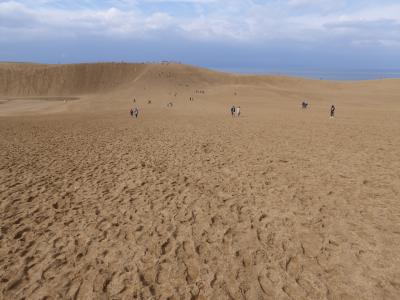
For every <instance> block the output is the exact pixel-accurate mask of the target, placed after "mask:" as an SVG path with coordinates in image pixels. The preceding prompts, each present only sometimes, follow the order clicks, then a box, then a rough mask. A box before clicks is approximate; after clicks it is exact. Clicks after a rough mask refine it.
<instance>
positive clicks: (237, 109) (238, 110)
mask: <svg viewBox="0 0 400 300" xmlns="http://www.w3.org/2000/svg"><path fill="white" fill-rule="evenodd" d="M236 115H237V116H238V117H240V106H238V107H237V108H236Z"/></svg>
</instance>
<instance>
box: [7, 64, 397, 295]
mask: <svg viewBox="0 0 400 300" xmlns="http://www.w3.org/2000/svg"><path fill="white" fill-rule="evenodd" d="M399 83H400V82H399V81H397V80H385V81H373V82H361V83H339V82H321V81H308V80H303V79H291V78H278V77H254V76H237V75H230V74H222V73H215V72H211V71H207V70H202V69H195V68H193V67H189V66H183V65H182V66H181V65H128V64H97V65H75V66H38V65H31V64H26V65H25V64H24V65H20V64H0V96H1V97H2V99H5V98H12V97H25V98H30V99H31V100H30V101H35V100H37V99H38V98H35V97H36V96H41V97H44V96H47V97H48V96H63V97H66V96H76V97H79V98H80V99H79V100H75V101H67V102H66V103H64V102H63V101H61V102H60V101H59V102H57V103H54V105H55V107H56V108H57V109H56V111H57V112H56V113H55V110H53V108H51V109H50V108H48V107H41V108H40V109H36V110H35V111H34V112H32V111H30V112H26V111H24V108H22V109H20V108H17V109H14V110H13V111H11V112H10V111H8V113H4V109H3V114H2V115H3V117H1V118H0V156H1V157H0V199H1V202H0V214H1V215H0V220H1V221H0V222H1V223H0V225H1V231H0V292H1V294H0V295H1V297H3V298H4V299H22V298H26V299H43V298H46V297H47V298H48V299H57V298H65V299H108V298H110V299H135V298H137V299H149V298H150V299H152V298H155V299H158V298H161V299H167V298H170V299H174V298H175V299H179V298H182V299H398V296H399V294H400V254H399V252H398V249H399V247H400V203H399V199H400V196H399V191H400V173H399V170H400V156H399V149H400V124H399V122H400V99H399V95H400V84H399ZM196 90H204V91H205V93H204V94H199V93H196ZM235 93H236V95H235ZM190 96H193V97H194V98H195V101H193V102H189V101H188V98H189V97H190ZM32 97H33V98H34V99H32ZM133 97H135V98H136V99H137V103H136V105H137V106H139V108H140V112H141V114H140V117H139V119H137V120H134V119H130V118H129V117H128V111H127V110H128V109H129V108H130V107H131V106H132V101H131V100H132V98H133ZM304 97H307V98H308V99H309V100H310V102H311V110H309V111H301V110H300V109H299V102H300V101H301V99H303V98H304ZM148 100H151V101H152V104H147V101H148ZM170 101H172V102H173V103H174V106H173V108H167V107H166V104H167V103H168V102H170ZM233 103H234V104H236V105H240V106H241V108H242V113H243V115H242V117H241V118H240V119H233V118H231V116H230V115H229V113H228V110H229V107H230V105H232V104H233ZM331 103H335V104H336V106H337V118H335V119H333V120H332V119H329V118H328V117H327V116H328V112H329V106H330V105H331ZM3 105H9V106H11V107H14V108H15V105H20V104H17V102H16V101H15V100H13V101H9V102H8V103H7V104H5V103H3V104H0V111H1V110H2V106H3ZM31 105H34V104H31ZM1 297H0V298H1Z"/></svg>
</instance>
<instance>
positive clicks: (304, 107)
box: [301, 101, 336, 118]
mask: <svg viewBox="0 0 400 300" xmlns="http://www.w3.org/2000/svg"><path fill="white" fill-rule="evenodd" d="M301 108H303V109H307V108H308V102H307V101H303V102H302V103H301ZM335 110H336V107H335V105H333V104H332V106H331V111H330V116H331V118H334V117H335Z"/></svg>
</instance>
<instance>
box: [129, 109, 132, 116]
mask: <svg viewBox="0 0 400 300" xmlns="http://www.w3.org/2000/svg"><path fill="white" fill-rule="evenodd" d="M129 113H130V114H131V117H133V109H132V108H131V111H130V112H129Z"/></svg>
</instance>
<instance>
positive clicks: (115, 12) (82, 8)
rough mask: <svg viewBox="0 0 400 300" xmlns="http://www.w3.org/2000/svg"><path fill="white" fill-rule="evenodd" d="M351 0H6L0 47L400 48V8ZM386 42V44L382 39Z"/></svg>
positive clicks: (0, 7)
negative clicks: (87, 42) (78, 42)
mask: <svg viewBox="0 0 400 300" xmlns="http://www.w3.org/2000/svg"><path fill="white" fill-rule="evenodd" d="M349 3H350V2H349V1H345V0H335V1H334V0H270V1H268V2H266V1H261V0H241V1H240V0H230V1H226V0H100V1H94V0H85V1H68V2H65V1H57V0H36V1H33V0H25V1H0V34H1V36H0V42H2V43H6V42H7V40H10V39H12V40H15V39H22V40H27V39H32V40H34V39H38V38H40V39H54V38H59V37H71V38H74V37H75V38H77V37H80V36H104V37H105V38H106V37H113V38H120V39H135V38H165V37H166V33H167V35H168V33H169V34H174V35H180V36H181V37H182V38H184V39H187V40H199V41H202V40H205V41H221V40H222V41H230V42H240V43H265V42H269V41H273V40H286V41H302V42H304V43H313V42H320V41H321V40H324V39H333V38H334V39H336V40H337V41H342V42H346V43H348V44H349V45H363V44H365V41H369V43H373V41H375V42H376V44H377V45H381V46H385V47H397V45H398V43H399V38H398V37H397V35H398V32H400V30H399V29H400V28H399V24H400V5H398V4H396V3H395V2H394V1H389V0H386V1H385V2H383V3H382V4H379V3H380V2H376V4H375V5H370V6H365V5H364V7H363V6H360V5H357V4H361V3H362V1H360V0H358V1H352V4H351V5H350V4H349ZM382 41H384V42H382Z"/></svg>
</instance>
